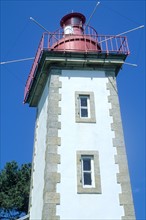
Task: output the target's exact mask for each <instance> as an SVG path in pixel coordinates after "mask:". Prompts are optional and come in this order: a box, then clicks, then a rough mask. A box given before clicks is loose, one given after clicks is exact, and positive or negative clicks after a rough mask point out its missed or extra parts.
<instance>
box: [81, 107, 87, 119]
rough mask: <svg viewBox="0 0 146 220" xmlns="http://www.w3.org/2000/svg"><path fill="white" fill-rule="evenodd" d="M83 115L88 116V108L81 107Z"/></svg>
mask: <svg viewBox="0 0 146 220" xmlns="http://www.w3.org/2000/svg"><path fill="white" fill-rule="evenodd" d="M81 117H88V109H84V108H83V109H81Z"/></svg>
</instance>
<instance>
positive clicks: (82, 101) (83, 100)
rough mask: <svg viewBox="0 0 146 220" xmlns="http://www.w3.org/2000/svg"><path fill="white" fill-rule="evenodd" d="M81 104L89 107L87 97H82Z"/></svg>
mask: <svg viewBox="0 0 146 220" xmlns="http://www.w3.org/2000/svg"><path fill="white" fill-rule="evenodd" d="M80 99H81V106H84V107H87V97H81V98H80Z"/></svg>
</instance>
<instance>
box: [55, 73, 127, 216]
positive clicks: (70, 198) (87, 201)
mask: <svg viewBox="0 0 146 220" xmlns="http://www.w3.org/2000/svg"><path fill="white" fill-rule="evenodd" d="M60 81H61V82H62V88H61V89H60V93H61V96H62V99H61V102H60V107H61V116H60V117H59V120H60V122H61V130H60V131H59V136H60V137H61V147H60V148H59V154H60V155H61V164H60V165H59V167H58V169H59V172H60V173H61V182H60V183H59V184H58V185H57V192H58V193H60V205H58V206H57V215H59V216H60V219H62V220H63V219H71V218H72V219H76V220H77V219H84V220H85V219H120V218H121V216H123V215H124V210H123V207H122V206H120V203H119V194H121V187H120V185H119V184H118V183H117V180H116V174H117V173H118V172H119V168H118V165H117V164H115V160H114V155H116V148H114V147H113V138H114V137H115V134H114V131H113V130H112V129H111V124H112V122H113V118H112V117H111V115H110V114H109V112H110V109H111V104H110V103H109V102H108V96H109V95H110V92H109V90H107V83H108V78H107V77H106V74H105V72H104V71H71V70H63V71H62V75H61V77H60ZM76 92H80V94H82V93H84V92H93V93H94V103H95V118H96V122H94V123H92V122H91V123H90V122H89V123H78V122H76V109H75V108H76V106H75V103H76V101H75V93H76ZM80 151H81V152H84V151H85V152H86V151H90V152H94V151H97V152H98V153H99V170H100V181H101V183H100V184H101V190H100V192H98V193H93V192H92V191H91V192H89V193H88V194H87V193H82V194H81V193H80V192H78V180H77V175H78V174H77V173H78V170H77V169H78V165H77V153H78V152H80ZM105 209H106V212H105V211H104V210H105Z"/></svg>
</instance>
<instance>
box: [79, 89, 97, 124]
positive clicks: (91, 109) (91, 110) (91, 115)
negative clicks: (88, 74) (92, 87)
mask: <svg viewBox="0 0 146 220" xmlns="http://www.w3.org/2000/svg"><path fill="white" fill-rule="evenodd" d="M83 96H86V97H88V100H87V110H88V117H81V104H80V103H81V101H80V97H83ZM75 120H76V122H78V123H96V117H95V103H94V93H93V92H85V91H80V92H78V91H76V92H75Z"/></svg>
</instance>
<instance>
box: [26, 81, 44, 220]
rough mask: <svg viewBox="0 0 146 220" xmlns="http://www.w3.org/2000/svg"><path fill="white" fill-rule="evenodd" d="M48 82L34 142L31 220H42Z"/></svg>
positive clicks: (40, 107)
mask: <svg viewBox="0 0 146 220" xmlns="http://www.w3.org/2000/svg"><path fill="white" fill-rule="evenodd" d="M47 97H48V82H47V83H46V86H45V89H44V91H43V94H42V97H41V99H40V102H39V104H38V117H37V128H36V134H35V137H36V138H35V140H34V149H35V154H34V172H33V188H32V202H31V203H32V204H33V205H32V206H31V208H30V220H40V219H41V217H42V208H43V189H44V169H45V151H46V143H45V141H46V125H47V107H48V98H47Z"/></svg>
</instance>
